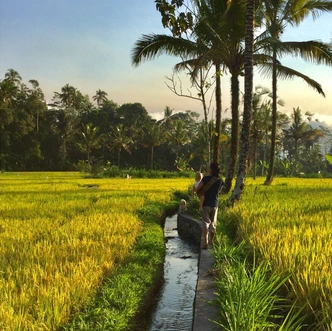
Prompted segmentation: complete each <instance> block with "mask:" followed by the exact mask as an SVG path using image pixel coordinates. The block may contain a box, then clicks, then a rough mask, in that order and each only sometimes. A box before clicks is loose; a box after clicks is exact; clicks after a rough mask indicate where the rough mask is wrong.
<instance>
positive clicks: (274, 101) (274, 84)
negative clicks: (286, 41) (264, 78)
mask: <svg viewBox="0 0 332 331" xmlns="http://www.w3.org/2000/svg"><path fill="white" fill-rule="evenodd" d="M276 62H277V53H276V49H275V48H274V49H273V71H272V129H271V149H270V162H269V169H268V172H267V177H266V179H265V182H264V184H265V185H270V184H271V183H272V181H273V174H274V161H275V149H276V139H277V65H276Z"/></svg>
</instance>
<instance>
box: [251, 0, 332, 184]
mask: <svg viewBox="0 0 332 331" xmlns="http://www.w3.org/2000/svg"><path fill="white" fill-rule="evenodd" d="M262 4H263V6H262V11H261V12H260V14H261V15H262V17H263V20H262V22H263V23H264V24H265V26H266V31H264V32H263V34H262V35H261V36H259V38H257V43H258V45H259V46H261V47H262V48H263V49H264V51H265V52H269V53H270V54H271V56H272V133H271V151H270V162H269V170H268V174H267V178H266V180H265V184H270V183H271V182H272V180H273V172H274V158H275V144H276V125H277V78H278V76H279V77H283V78H290V77H294V76H298V77H301V78H302V79H304V81H306V82H307V83H308V84H309V86H311V87H313V88H314V89H315V90H317V92H318V93H320V94H322V95H324V92H323V90H322V88H321V86H320V84H318V83H317V82H315V81H314V80H312V79H310V78H309V77H307V76H305V75H303V74H302V73H300V72H298V71H296V70H292V69H290V68H287V67H284V66H282V65H281V64H280V63H279V62H278V59H277V55H278V54H283V55H287V54H290V55H293V56H294V55H295V56H301V57H302V58H303V59H304V60H307V61H312V62H315V63H317V64H327V65H331V64H332V52H331V50H330V49H329V46H328V45H327V44H324V43H321V42H317V41H307V42H282V41H281V40H280V36H281V34H282V33H283V31H284V30H285V28H286V26H287V25H288V24H290V25H291V26H298V25H299V24H300V23H301V22H302V21H303V20H304V19H305V18H306V17H307V16H308V15H309V14H312V16H313V18H314V19H315V18H316V17H317V16H318V15H319V14H320V13H322V12H329V11H332V2H331V1H328V0H326V1H324V0H323V1H320V0H318V1H316V0H273V1H270V0H263V1H262ZM270 69H271V68H269V69H268V70H270Z"/></svg>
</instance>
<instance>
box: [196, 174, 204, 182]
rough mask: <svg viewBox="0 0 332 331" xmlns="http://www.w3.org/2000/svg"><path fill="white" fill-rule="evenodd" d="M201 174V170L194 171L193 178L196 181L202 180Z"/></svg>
mask: <svg viewBox="0 0 332 331" xmlns="http://www.w3.org/2000/svg"><path fill="white" fill-rule="evenodd" d="M202 178H203V174H202V173H201V172H196V176H195V180H196V182H198V181H200V180H202Z"/></svg>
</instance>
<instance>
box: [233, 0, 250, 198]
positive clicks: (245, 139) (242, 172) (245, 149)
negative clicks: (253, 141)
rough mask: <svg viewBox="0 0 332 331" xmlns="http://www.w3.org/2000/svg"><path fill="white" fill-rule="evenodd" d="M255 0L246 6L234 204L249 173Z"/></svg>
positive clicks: (248, 0) (239, 196) (248, 1)
mask: <svg viewBox="0 0 332 331" xmlns="http://www.w3.org/2000/svg"><path fill="white" fill-rule="evenodd" d="M254 11H255V2H254V0H247V6H246V35H245V51H244V109H243V125H242V130H241V138H240V154H239V168H238V172H237V177H236V183H235V188H234V190H233V192H232V195H231V197H230V202H231V203H232V204H234V203H235V202H236V201H239V200H240V199H241V196H242V193H243V190H244V186H245V178H246V173H247V158H248V154H249V130H250V120H251V109H252V87H253V59H252V57H253V48H254V47H253V46H254Z"/></svg>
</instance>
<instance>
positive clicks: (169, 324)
mask: <svg viewBox="0 0 332 331" xmlns="http://www.w3.org/2000/svg"><path fill="white" fill-rule="evenodd" d="M176 220H177V215H174V216H172V217H168V218H166V222H165V228H164V235H165V239H166V241H167V242H166V256H165V264H164V278H165V283H164V286H163V289H162V291H161V296H160V299H159V302H158V304H157V307H156V310H155V312H154V313H153V316H152V322H151V323H152V324H151V327H150V329H149V330H150V331H156V330H167V331H173V330H174V331H182V330H183V331H190V330H192V321H193V304H194V298H195V290H196V283H197V272H198V245H194V244H191V243H188V242H186V241H184V240H182V239H181V238H180V237H179V235H178V232H177V229H176V227H177V224H176Z"/></svg>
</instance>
